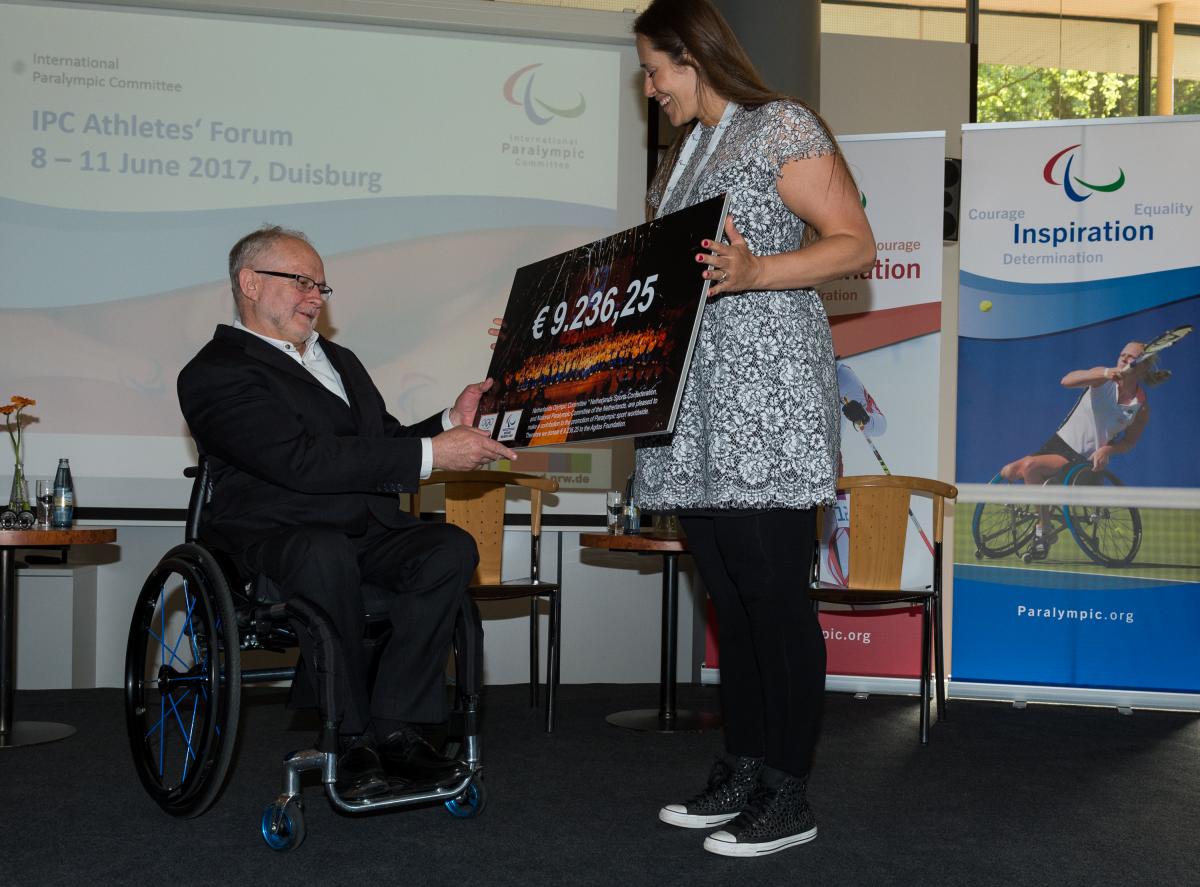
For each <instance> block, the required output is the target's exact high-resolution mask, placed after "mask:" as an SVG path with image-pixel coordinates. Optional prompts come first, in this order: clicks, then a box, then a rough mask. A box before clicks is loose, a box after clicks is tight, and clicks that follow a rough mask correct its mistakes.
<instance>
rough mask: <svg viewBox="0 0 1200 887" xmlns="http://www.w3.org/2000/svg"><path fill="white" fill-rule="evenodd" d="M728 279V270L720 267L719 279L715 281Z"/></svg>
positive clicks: (721, 281)
mask: <svg viewBox="0 0 1200 887" xmlns="http://www.w3.org/2000/svg"><path fill="white" fill-rule="evenodd" d="M728 279H729V272H728V271H727V270H726V269H724V268H722V269H721V279H720V280H719V281H717V282H718V283H724V282H725V281H726V280H728Z"/></svg>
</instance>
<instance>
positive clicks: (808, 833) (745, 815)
mask: <svg viewBox="0 0 1200 887" xmlns="http://www.w3.org/2000/svg"><path fill="white" fill-rule="evenodd" d="M807 787H808V777H804V778H799V779H798V778H796V777H795V776H787V777H785V778H784V779H783V780H782V781H781V782H780V783H779V785H778V786H777V787H776V788H770V787H769V786H767V785H765V784H760V785H759V786H758V787H757V788H756V789H755V790H754V794H753V796H752V797H751V798H750V803H749V804H747V805H746V809H745V810H743V811H742V812H741V813H739V814H738V816H737V818H736V819H734V820H733V822H731V823H730V824H729V825H728V826H726V827H725V828H723V829H721V830H720V831H717V832H713V833H712V834H711V835H709V836H708V837H707V838H705V839H704V849H705V850H708V851H709V852H710V853H719V854H720V855H721V856H765V855H766V854H768V853H778V852H779V851H780V850H786V849H787V848H788V847H794V846H796V845H797V844H807V843H808V842H809V841H811V840H812V839H813V838H815V837H816V836H817V820H816V818H815V817H814V816H813V812H812V808H811V807H810V806H808V799H807V798H806V797H805V791H806V789H807Z"/></svg>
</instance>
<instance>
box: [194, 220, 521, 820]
mask: <svg viewBox="0 0 1200 887" xmlns="http://www.w3.org/2000/svg"><path fill="white" fill-rule="evenodd" d="M229 277H230V282H231V284H232V287H233V298H234V304H235V306H236V310H237V318H238V319H237V320H236V321H235V322H234V323H233V325H232V326H229V325H225V324H221V325H219V326H218V327H217V329H216V332H215V333H214V335H213V339H212V341H210V342H209V343H208V344H206V345H205V346H204V347H203V348H202V349H201V350H200V352H199V353H198V354H197V355H196V356H195V357H194V358H193V359H192V360H191V362H190V363H188V365H187V366H186V367H184V369H183V371H182V372H181V373H180V375H179V381H178V392H179V403H180V406H181V408H182V410H183V414H184V417H185V418H186V420H187V423H188V427H189V428H190V429H191V433H192V436H193V438H194V439H195V441H196V445H197V447H198V448H199V450H200V452H201V453H202V454H204V455H205V456H207V458H208V460H209V465H210V470H211V476H212V480H213V486H212V497H211V499H210V501H209V503H208V505H207V506H206V511H205V515H204V522H203V529H202V536H203V538H204V541H205V542H207V543H208V544H210V545H212V546H213V547H214V548H216V549H218V550H220V551H224V552H226V553H227V554H228V555H229V556H230V558H231V559H232V561H233V562H234V564H235V565H236V566H237V568H238V569H239V570H240V571H241V572H242V574H243V575H245V576H260V577H266V579H268V580H270V582H271V583H272V584H273V587H274V588H276V589H277V590H278V595H279V597H280V599H281V600H284V601H291V600H293V599H295V600H297V601H302V602H304V604H305V605H315V607H317V608H319V609H320V610H321V611H323V612H324V614H326V615H327V616H328V618H329V623H330V625H331V626H332V627H333V629H334V630H335V631H336V634H337V636H338V637H339V638H340V639H341V641H342V643H341V644H340V650H341V651H342V655H341V657H340V658H341V659H343V660H344V661H341V662H337V663H334V664H333V671H335V672H336V674H337V678H336V681H337V685H338V688H339V690H340V698H341V700H342V704H341V705H340V709H341V710H342V712H343V717H342V722H341V724H340V727H339V729H338V733H339V751H340V756H339V758H338V768H337V772H338V780H337V789H338V791H339V793H340V794H341V795H342V797H344V798H346V799H348V800H353V799H364V798H369V797H374V796H378V795H380V794H383V793H385V792H386V791H388V790H389V781H388V780H389V777H390V778H391V779H392V780H403V781H404V782H406V783H430V784H442V783H446V782H449V781H452V780H454V779H456V778H458V777H459V776H460V775H461V773H462V771H461V770H460V765H459V763H458V762H455V761H448V760H446V759H445V758H443V757H442V756H441V755H440V754H439V753H438V752H437V751H436V750H435V749H434V748H433V747H432V746H431V745H429V743H428V742H427V741H426V739H425V738H423V735H422V733H421V732H420V731H419V729H418V726H419V725H430V724H438V723H441V722H443V721H444V720H445V719H446V717H447V705H446V696H445V686H444V684H445V680H444V668H445V663H446V659H447V655H448V652H449V649H450V644H451V639H452V634H453V630H454V621H455V617H456V614H457V613H458V611H459V609H460V607H461V606H462V604H463V601H464V598H465V597H466V595H467V583H468V582H469V580H470V578H471V574H472V572H473V570H474V568H475V564H476V561H477V554H476V551H475V544H474V542H473V541H472V539H471V537H470V536H469V535H468V534H467V533H466V532H464V531H462V530H460V529H459V528H457V527H454V526H450V525H447V524H433V523H425V522H421V521H419V520H416V519H414V518H412V517H410V516H409V515H408V514H406V513H405V512H403V511H401V510H400V508H399V502H398V500H397V495H396V494H397V493H400V492H407V491H412V490H415V489H416V488H417V486H418V483H419V480H420V479H421V478H422V477H427V476H428V475H429V474H430V472H431V471H432V470H433V469H435V468H445V469H450V470H458V471H466V470H472V469H476V468H479V467H482V466H484V465H486V464H487V463H489V462H492V461H493V460H495V459H499V458H507V459H515V458H516V455H515V454H514V453H513V452H512V451H511V450H509V449H508V448H507V447H505V446H503V445H502V444H500V443H497V442H495V441H492V440H491V439H490V437H489V436H488V435H487V434H485V433H483V432H480V431H478V430H476V429H474V428H472V427H470V426H471V424H472V423H473V421H474V419H475V413H476V410H477V407H478V404H479V398H480V395H481V394H482V393H483V392H484V391H486V390H487V389H488V388H489V387H490V385H491V380H486V381H484V382H482V383H478V384H472V385H468V386H466V388H464V389H463V391H462V393H461V394H460V395H459V396H458V398H457V399H456V400H455V402H454V405H453V406H452V407H451V408H450V409H448V410H446V411H444V412H443V413H442V414H441V415H435V416H431V417H430V418H428V419H425V420H424V421H422V422H419V423H417V424H415V425H411V426H405V425H402V424H401V423H400V422H399V421H397V420H396V419H395V418H393V417H392V416H391V415H389V414H388V412H387V410H386V409H385V407H384V401H383V397H382V396H381V395H380V393H379V391H378V389H377V388H376V387H375V385H374V384H373V383H372V381H371V379H370V377H369V376H368V375H367V371H366V370H365V369H364V367H363V365H362V363H360V362H359V360H358V358H357V357H355V355H354V354H353V353H352V352H351V351H349V350H347V349H346V348H343V347H341V346H339V345H336V344H334V343H333V342H331V341H329V340H328V339H326V338H324V337H323V336H321V335H320V334H318V333H317V331H316V323H317V319H318V317H319V316H320V314H321V311H322V309H323V308H324V305H325V302H326V301H327V300H328V299H329V297H330V295H331V294H332V289H331V288H330V287H329V285H328V283H327V282H326V280H325V270H324V265H323V263H322V261H321V257H320V256H319V255H318V254H317V252H316V250H314V249H313V247H312V246H311V245H310V244H309V242H308V240H307V238H306V237H305V236H304V235H303V234H301V233H300V232H298V231H289V230H285V229H283V228H280V227H277V226H272V227H264V228H262V229H260V230H258V231H254V232H252V233H251V234H248V235H246V236H245V237H243V238H242V239H241V240H239V241H238V242H237V243H236V244H235V245H234V247H233V249H232V250H231V251H230V254H229ZM364 584H367V585H369V586H372V587H376V588H381V589H383V590H384V591H385V592H386V597H385V600H384V602H383V604H382V606H383V607H384V612H385V613H386V617H387V619H388V621H390V623H391V629H392V631H391V636H390V638H389V639H388V640H387V642H386V645H385V647H384V649H383V650H382V652H381V653H380V654H379V656H378V660H379V665H378V670H377V672H376V674H375V679H374V684H373V686H372V685H371V684H370V677H369V674H368V673H369V663H368V662H367V658H368V657H367V652H366V649H365V647H364V646H363V644H362V643H360V641H361V640H362V639H363V638H364V635H365V632H366V625H367V611H368V608H369V607H370V606H371V602H369V601H367V600H364V595H363V586H364ZM315 653H316V651H314V648H313V641H312V640H310V639H308V637H307V636H306V635H305V634H302V635H301V657H302V660H304V661H306V662H307V663H309V665H310V666H311V665H312V663H313V662H314V661H315V660H314V655H315ZM310 671H311V669H310Z"/></svg>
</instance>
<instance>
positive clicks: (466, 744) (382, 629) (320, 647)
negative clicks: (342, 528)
mask: <svg viewBox="0 0 1200 887" xmlns="http://www.w3.org/2000/svg"><path fill="white" fill-rule="evenodd" d="M184 474H185V476H187V477H190V478H192V479H193V484H192V493H191V498H190V500H189V503H188V512H187V523H186V529H185V535H184V539H185V542H184V543H183V544H182V545H177V546H175V547H174V548H172V549H171V550H170V551H168V552H167V553H166V554H165V555H163V557H162V558H161V559H160V560H159V562H158V564H157V565H156V566H155V567H154V569H153V570H152V571H151V573H150V575H149V576H148V577H147V579H146V582H145V584H144V585H143V586H142V590H141V593H140V594H139V595H138V598H137V603H136V605H135V607H134V612H133V619H132V621H131V624H130V627H129V640H128V644H127V646H126V656H125V719H126V726H127V729H128V734H129V744H130V750H131V752H132V754H133V762H134V767H135V769H136V770H137V774H138V777H139V778H140V780H141V782H142V785H143V786H144V787H145V789H146V792H147V793H148V794H149V795H150V797H151V798H153V799H154V801H155V802H156V803H157V804H158V805H159V807H161V808H162V809H163V810H164V811H165V812H166V813H168V814H170V815H171V816H175V817H179V818H193V817H196V816H199V815H201V814H202V813H204V812H205V811H206V810H208V808H209V807H211V806H212V804H213V802H214V801H215V800H216V798H217V796H218V795H219V794H220V792H221V789H222V787H223V785H224V783H225V779H226V776H227V774H228V771H229V766H230V763H231V761H232V759H233V756H234V749H235V747H236V745H237V735H238V716H239V714H240V711H241V690H242V687H243V686H245V685H247V684H256V683H268V682H274V681H280V680H287V679H290V678H292V677H293V676H294V675H295V672H296V669H295V668H294V667H291V666H287V667H279V668H258V669H243V668H242V657H241V654H242V652H243V651H251V650H254V651H270V652H275V653H283V652H285V651H288V650H291V649H293V648H295V647H297V646H298V645H299V637H300V635H299V634H298V632H310V633H311V636H312V637H313V639H314V649H315V650H316V651H317V654H316V655H315V656H314V658H316V659H318V660H321V661H319V662H317V663H308V665H312V666H315V667H314V668H313V671H314V674H315V676H316V677H317V678H318V680H317V681H316V683H317V700H318V710H319V712H320V721H321V728H320V735H319V738H318V740H317V743H316V745H315V746H314V747H313V748H309V749H303V750H300V751H296V752H293V753H291V754H289V755H287V756H286V757H285V760H284V772H283V789H282V791H281V793H280V794H279V796H278V797H277V798H276V799H275V800H274V801H273V802H272V803H271V804H269V805H268V806H267V808H266V810H265V811H264V812H263V814H262V818H261V822H260V826H261V830H262V836H263V840H264V841H265V842H266V844H267V846H268V847H270V848H271V849H273V850H281V851H282V850H291V849H294V848H296V847H298V846H299V845H300V844H301V842H302V841H303V840H304V836H305V824H304V802H303V798H302V795H301V786H300V782H301V774H303V773H305V772H306V771H317V772H318V773H319V776H320V780H321V782H322V783H323V784H324V787H325V793H326V795H327V796H328V799H329V801H330V803H331V804H332V805H333V806H334V807H335V808H336V809H337V810H339V811H341V812H344V813H349V814H358V813H367V812H374V811H379V810H384V809H389V808H393V807H402V806H412V805H420V804H433V803H439V802H440V803H443V804H444V805H445V806H446V809H447V810H449V812H450V813H451V814H452V815H454V816H456V817H461V818H470V817H474V816H477V815H479V814H480V813H481V812H482V811H483V809H484V806H485V804H486V798H487V796H486V794H485V791H484V785H483V781H482V758H481V748H480V738H479V729H478V727H479V689H480V686H481V684H482V676H483V671H482V637H483V634H482V629H481V627H480V621H479V615H478V612H477V610H476V608H475V604H474V603H473V602H472V601H470V600H469V599H467V600H465V601H464V604H463V607H462V609H461V610H460V612H459V616H458V620H457V624H456V627H455V635H454V653H455V663H456V680H455V704H454V707H453V713H452V715H451V736H452V738H453V739H454V740H455V741H454V742H453V744H452V746H450V747H451V748H453V749H454V751H455V753H456V754H457V756H458V757H459V758H460V759H461V760H462V761H463V763H464V765H465V767H464V769H465V771H466V774H465V775H464V776H463V777H462V778H461V779H459V780H458V781H456V782H455V783H454V784H453V785H446V786H439V787H432V788H431V787H418V786H402V785H398V786H396V787H394V788H393V789H392V790H391V791H390V792H389V793H387V794H384V795H382V796H379V797H374V798H370V799H365V800H357V799H354V800H348V799H345V798H343V797H341V796H340V795H339V794H338V791H337V787H336V783H337V758H338V754H337V752H338V745H337V728H338V723H339V722H340V720H341V700H340V699H339V696H340V694H339V693H338V692H337V685H336V663H337V662H339V661H340V657H339V655H338V648H339V646H340V643H341V640H340V639H339V638H338V637H337V635H336V632H334V631H333V629H332V628H331V627H330V625H329V623H328V617H326V616H324V614H323V613H321V612H320V610H319V608H317V607H315V606H313V605H312V604H309V603H307V602H305V601H300V600H296V599H293V600H291V601H288V602H286V603H283V602H280V601H279V600H278V593H277V589H275V588H274V586H273V585H271V583H270V582H269V581H268V580H266V577H255V578H251V579H249V580H247V579H244V578H243V577H240V576H238V574H237V571H236V570H235V569H234V568H233V565H232V563H231V562H230V561H229V559H228V558H227V557H225V556H224V555H223V554H222V553H221V552H218V551H215V550H212V549H210V548H208V547H207V546H205V545H204V543H202V542H201V541H199V530H200V519H201V512H202V510H203V507H204V504H205V503H206V502H207V501H208V499H209V497H210V496H211V490H212V483H211V478H210V475H209V468H208V463H207V460H206V459H205V458H204V457H203V456H202V457H201V459H200V463H199V465H198V466H196V467H195V468H188V469H186V470H185V471H184ZM363 591H364V598H365V599H366V601H367V606H368V611H369V612H368V616H367V624H368V633H369V634H371V635H372V636H373V637H372V638H368V642H369V641H371V640H374V641H376V642H377V643H378V642H379V641H381V640H382V639H384V638H385V637H386V633H387V632H389V631H390V624H389V623H388V621H387V619H386V616H381V615H379V614H382V613H385V612H386V610H385V609H384V607H383V606H382V603H383V601H384V600H385V592H383V591H382V590H381V589H376V590H374V593H373V592H372V588H371V586H365V587H364V589H363Z"/></svg>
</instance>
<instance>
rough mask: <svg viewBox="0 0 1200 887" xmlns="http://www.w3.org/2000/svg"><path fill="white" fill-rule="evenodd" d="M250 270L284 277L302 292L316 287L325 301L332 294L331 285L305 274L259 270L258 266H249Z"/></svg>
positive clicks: (309, 291)
mask: <svg viewBox="0 0 1200 887" xmlns="http://www.w3.org/2000/svg"><path fill="white" fill-rule="evenodd" d="M250 270H251V271H253V272H254V273H255V274H267V275H270V276H271V277H286V278H287V279H288V280H291V281H294V282H295V284H296V289H298V290H300V292H302V293H311V292H312V291H313V287H316V289H317V292H319V293H320V294H321V298H322V299H325V300H326V301H328V299H329V297H330V296H332V295H333V287H331V286H327V285H326V284H324V283H317V282H316V281H315V280H313V279H312V278H311V277H308V276H307V275H305V274H289V273H288V272H286V271H261V270H259V269H258V268H251V269H250Z"/></svg>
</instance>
